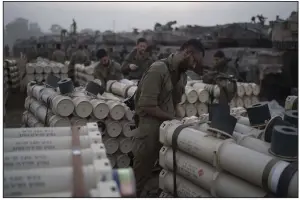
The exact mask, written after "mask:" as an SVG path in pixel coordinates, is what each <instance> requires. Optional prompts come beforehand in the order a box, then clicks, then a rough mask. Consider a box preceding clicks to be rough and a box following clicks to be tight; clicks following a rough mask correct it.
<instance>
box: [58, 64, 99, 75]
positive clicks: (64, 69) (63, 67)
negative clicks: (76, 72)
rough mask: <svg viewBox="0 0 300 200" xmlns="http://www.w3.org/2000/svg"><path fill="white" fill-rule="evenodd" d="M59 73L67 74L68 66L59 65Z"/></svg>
mask: <svg viewBox="0 0 300 200" xmlns="http://www.w3.org/2000/svg"><path fill="white" fill-rule="evenodd" d="M60 71H61V73H62V74H67V73H68V65H61V67H60ZM93 72H94V71H93Z"/></svg>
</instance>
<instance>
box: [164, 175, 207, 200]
mask: <svg viewBox="0 0 300 200" xmlns="http://www.w3.org/2000/svg"><path fill="white" fill-rule="evenodd" d="M176 184H177V194H178V197H194V198H201V197H204V198H205V197H211V195H210V194H209V193H208V192H207V191H205V190H204V189H202V188H200V187H197V186H196V185H194V184H193V183H191V182H190V181H187V180H186V179H184V178H183V177H181V176H178V175H176ZM159 188H160V189H162V190H164V191H167V192H169V193H171V194H174V191H173V190H174V185H173V174H172V172H169V171H167V170H165V169H163V170H162V171H161V172H160V174H159Z"/></svg>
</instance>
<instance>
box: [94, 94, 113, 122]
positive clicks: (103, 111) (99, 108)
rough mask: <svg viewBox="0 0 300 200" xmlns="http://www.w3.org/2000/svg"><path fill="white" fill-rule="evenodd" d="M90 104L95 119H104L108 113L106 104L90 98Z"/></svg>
mask: <svg viewBox="0 0 300 200" xmlns="http://www.w3.org/2000/svg"><path fill="white" fill-rule="evenodd" d="M91 104H92V106H93V116H94V117H96V118H97V119H104V118H106V117H107V116H108V114H109V107H108V105H107V104H106V103H105V102H104V101H102V100H99V99H92V100H91Z"/></svg>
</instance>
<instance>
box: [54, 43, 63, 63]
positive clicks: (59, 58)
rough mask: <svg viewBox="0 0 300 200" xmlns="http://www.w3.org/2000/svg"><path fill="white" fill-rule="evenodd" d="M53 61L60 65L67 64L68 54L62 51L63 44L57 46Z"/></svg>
mask: <svg viewBox="0 0 300 200" xmlns="http://www.w3.org/2000/svg"><path fill="white" fill-rule="evenodd" d="M52 60H53V61H56V62H59V63H65V60H66V54H65V52H64V51H62V50H61V44H56V50H55V51H54V52H53V54H52Z"/></svg>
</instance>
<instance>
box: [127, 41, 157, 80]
mask: <svg viewBox="0 0 300 200" xmlns="http://www.w3.org/2000/svg"><path fill="white" fill-rule="evenodd" d="M147 47H148V44H147V40H146V39H145V38H140V39H138V41H137V43H136V48H134V49H133V50H132V51H131V52H130V53H129V54H128V55H127V56H126V57H125V60H124V62H123V64H122V73H123V74H124V75H126V76H127V78H128V79H138V80H139V79H141V78H142V76H143V73H144V72H145V71H146V70H147V69H148V67H149V66H150V65H151V64H152V63H153V62H154V59H153V58H152V57H151V56H150V55H149V53H148V52H146V49H147Z"/></svg>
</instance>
